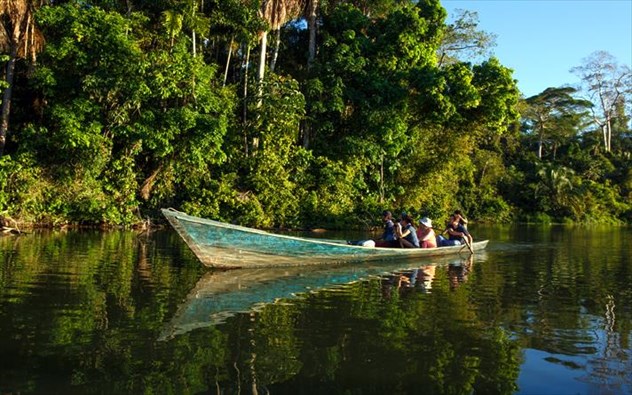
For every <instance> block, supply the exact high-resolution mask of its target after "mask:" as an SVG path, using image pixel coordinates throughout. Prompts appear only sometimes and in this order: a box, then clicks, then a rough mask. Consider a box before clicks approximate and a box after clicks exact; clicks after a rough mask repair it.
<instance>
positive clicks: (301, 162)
mask: <svg viewBox="0 0 632 395" xmlns="http://www.w3.org/2000/svg"><path fill="white" fill-rule="evenodd" d="M132 3H133V7H131V8H128V6H127V5H125V4H123V3H121V2H112V1H68V2H54V3H50V4H49V3H48V2H40V3H33V2H7V4H5V5H3V6H2V7H0V13H1V14H2V16H3V19H2V20H1V21H0V23H1V24H2V26H3V28H4V29H5V31H6V32H7V34H5V35H0V50H1V54H0V62H1V63H2V65H3V70H4V72H3V73H0V76H1V78H0V89H1V90H2V92H3V95H2V97H1V100H2V107H1V111H0V118H1V119H0V226H2V227H3V228H2V229H3V230H2V234H19V233H20V232H22V231H23V230H28V229H32V228H37V227H51V228H84V227H87V228H102V229H132V228H133V229H143V228H148V227H149V228H151V226H155V225H158V224H160V225H163V226H164V224H165V223H166V222H165V221H164V219H163V218H162V217H161V215H160V211H159V210H160V209H161V208H163V207H174V208H176V209H178V210H180V211H183V212H186V213H187V214H190V215H195V216H200V217H205V218H212V219H215V220H220V221H224V222H228V223H236V224H240V225H245V226H250V227H255V228H259V229H276V230H278V229H284V230H285V229H304V230H309V229H331V230H334V229H374V228H379V226H380V220H379V213H380V212H382V210H384V209H388V210H392V211H393V212H401V211H406V212H408V213H411V214H413V215H414V216H415V217H416V218H420V217H424V216H427V217H430V218H432V219H433V220H434V219H436V220H441V219H442V218H444V217H445V216H446V215H447V213H450V212H453V211H454V210H455V209H457V208H458V209H461V210H462V211H463V212H464V213H466V214H467V217H468V218H469V219H471V220H474V221H477V222H479V223H525V222H526V223H542V224H552V223H562V224H579V225H582V224H611V225H619V224H621V225H622V224H631V223H632V131H631V127H632V126H631V125H632V122H631V114H630V111H631V107H632V106H631V103H632V72H631V71H630V65H626V64H623V65H621V64H619V63H618V61H617V59H614V58H613V57H612V56H611V55H609V54H608V53H605V52H602V51H598V49H594V50H597V51H596V52H593V53H587V54H586V55H587V57H586V58H585V59H584V60H583V61H582V63H581V64H579V65H569V67H572V66H574V67H573V69H572V71H573V72H574V73H575V74H576V75H577V76H578V77H579V79H580V81H581V84H580V85H578V86H576V87H570V86H561V87H550V88H548V89H546V90H544V91H543V92H541V93H540V94H537V95H534V96H532V97H524V96H523V95H522V94H521V92H520V91H519V90H518V88H517V85H516V80H515V79H514V77H513V70H511V69H509V68H507V67H505V66H504V65H503V64H502V63H501V61H500V60H499V59H497V58H496V57H494V55H493V48H494V40H495V36H494V34H493V32H484V31H481V30H479V29H478V15H476V13H473V12H469V11H467V10H464V11H461V12H460V13H459V14H457V15H454V16H451V18H448V16H447V14H446V11H445V9H444V8H443V7H442V6H441V3H440V2H439V1H436V0H422V1H416V2H412V1H402V2H392V1H387V0H384V1H381V0H380V1H375V2H370V4H368V3H367V2H360V1H345V2H342V1H336V0H321V1H316V0H309V1H307V0H306V1H298V0H297V1H276V0H275V1H270V2H263V3H262V4H265V5H269V6H270V7H264V8H259V5H260V4H259V3H260V2H256V1H255V2H247V1H240V0H207V1H204V2H198V1H195V0H193V1H191V0H187V1H184V0H176V1H171V2H162V1H157V2H144V3H143V2H138V3H137V2H131V3H130V2H128V3H127V4H128V5H129V4H132ZM20 4H21V6H19V7H18V5H20Z"/></svg>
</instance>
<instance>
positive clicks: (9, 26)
mask: <svg viewBox="0 0 632 395" xmlns="http://www.w3.org/2000/svg"><path fill="white" fill-rule="evenodd" d="M45 3H46V0H0V16H1V17H2V22H1V25H0V49H1V50H2V51H3V52H6V53H8V54H9V59H8V61H7V64H6V71H5V78H6V88H5V89H4V93H3V95H2V110H1V112H0V113H1V119H0V156H2V154H3V152H4V147H5V144H6V137H7V133H8V130H9V115H10V113H11V96H12V93H13V80H14V77H15V63H16V61H17V60H18V59H20V58H23V59H29V60H31V61H32V62H35V60H36V56H37V53H38V52H40V51H41V50H42V48H43V46H44V36H43V35H42V33H41V32H40V30H39V29H38V28H37V25H36V24H35V17H34V16H35V11H36V10H37V9H38V8H40V7H41V6H42V5H44V4H45Z"/></svg>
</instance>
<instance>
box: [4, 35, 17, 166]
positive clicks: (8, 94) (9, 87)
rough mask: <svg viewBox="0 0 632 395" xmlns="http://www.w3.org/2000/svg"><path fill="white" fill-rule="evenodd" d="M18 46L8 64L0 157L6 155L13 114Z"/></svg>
mask: <svg viewBox="0 0 632 395" xmlns="http://www.w3.org/2000/svg"><path fill="white" fill-rule="evenodd" d="M17 51H18V49H17V45H12V47H11V55H10V57H9V61H8V62H7V70H6V81H7V87H6V89H5V90H4V93H3V94H2V112H1V113H2V119H1V120H0V156H2V154H3V153H4V147H5V145H6V141H7V133H8V131H9V115H10V114H11V96H12V94H13V78H14V76H15V61H16V59H17V53H18V52H17Z"/></svg>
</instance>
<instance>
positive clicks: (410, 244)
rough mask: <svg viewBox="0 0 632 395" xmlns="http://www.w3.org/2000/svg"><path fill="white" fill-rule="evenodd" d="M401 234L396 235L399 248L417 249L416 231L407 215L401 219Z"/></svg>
mask: <svg viewBox="0 0 632 395" xmlns="http://www.w3.org/2000/svg"><path fill="white" fill-rule="evenodd" d="M401 223H402V230H401V234H398V235H396V236H398V239H399V246H400V247H401V248H419V238H417V229H415V227H414V226H413V220H412V218H410V216H409V215H405V216H404V217H403V218H402V221H401Z"/></svg>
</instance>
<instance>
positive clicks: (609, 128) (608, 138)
mask: <svg viewBox="0 0 632 395" xmlns="http://www.w3.org/2000/svg"><path fill="white" fill-rule="evenodd" d="M606 130H607V131H608V132H607V136H606V142H607V143H606V152H610V148H611V145H610V144H611V142H612V123H611V122H610V116H608V118H607V119H606Z"/></svg>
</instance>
